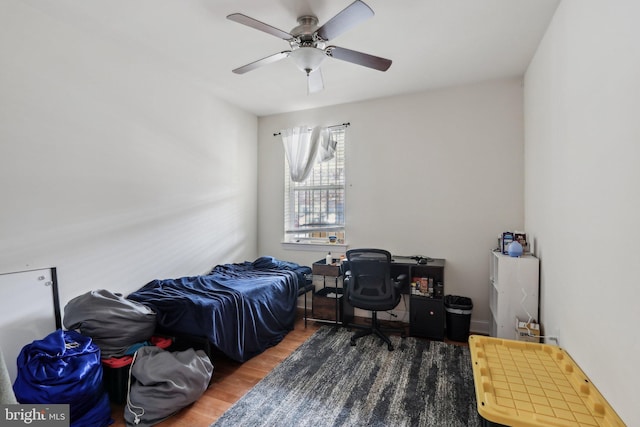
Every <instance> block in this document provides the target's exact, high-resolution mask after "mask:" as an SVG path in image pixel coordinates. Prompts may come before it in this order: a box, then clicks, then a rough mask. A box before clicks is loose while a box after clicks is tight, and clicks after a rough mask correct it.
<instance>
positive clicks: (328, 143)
mask: <svg viewBox="0 0 640 427" xmlns="http://www.w3.org/2000/svg"><path fill="white" fill-rule="evenodd" d="M330 136H331V132H329V128H322V129H321V130H320V133H319V135H318V138H319V140H320V141H319V142H318V161H319V162H326V161H327V160H331V159H333V158H334V157H335V154H336V145H337V144H338V142H337V141H335V140H333V139H331V138H330Z"/></svg>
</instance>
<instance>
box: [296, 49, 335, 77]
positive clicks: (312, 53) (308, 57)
mask: <svg viewBox="0 0 640 427" xmlns="http://www.w3.org/2000/svg"><path fill="white" fill-rule="evenodd" d="M289 56H290V57H291V58H292V59H293V62H295V64H296V66H297V67H298V68H299V69H301V70H302V71H304V72H305V73H307V74H310V73H312V72H313V71H315V70H317V69H318V68H319V67H320V64H322V61H324V59H325V58H326V57H327V55H326V54H325V53H324V51H323V50H321V49H318V48H315V47H310V46H309V47H307V46H303V47H300V48H298V49H296V50H293V51H292V52H291V54H290V55H289Z"/></svg>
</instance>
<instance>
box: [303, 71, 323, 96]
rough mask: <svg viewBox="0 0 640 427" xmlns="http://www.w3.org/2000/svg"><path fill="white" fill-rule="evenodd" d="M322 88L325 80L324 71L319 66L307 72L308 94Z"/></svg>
mask: <svg viewBox="0 0 640 427" xmlns="http://www.w3.org/2000/svg"><path fill="white" fill-rule="evenodd" d="M322 89H324V82H323V81H322V72H321V71H320V68H318V69H316V70H315V71H312V72H310V73H309V74H307V95H309V94H311V93H316V92H320V91H321V90H322Z"/></svg>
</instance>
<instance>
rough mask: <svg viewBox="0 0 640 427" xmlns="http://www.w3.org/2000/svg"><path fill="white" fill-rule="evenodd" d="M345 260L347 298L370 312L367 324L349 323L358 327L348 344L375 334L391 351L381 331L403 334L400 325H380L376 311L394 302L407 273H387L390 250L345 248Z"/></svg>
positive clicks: (388, 306)
mask: <svg viewBox="0 0 640 427" xmlns="http://www.w3.org/2000/svg"><path fill="white" fill-rule="evenodd" d="M347 261H348V263H347V269H348V271H346V272H345V278H344V287H345V288H346V292H347V301H348V302H349V304H351V305H352V306H353V307H357V308H361V309H363V310H369V311H371V312H372V313H371V326H362V325H349V326H351V327H355V328H359V329H362V330H360V331H357V332H356V333H354V334H353V336H352V337H351V345H356V340H357V339H358V338H360V337H364V336H366V335H370V334H376V335H377V336H378V337H380V338H381V339H382V340H383V341H384V342H386V343H387V347H388V348H389V351H393V345H392V344H391V340H390V339H389V337H388V336H387V335H385V334H384V332H390V331H395V332H400V333H401V335H402V337H403V338H404V336H405V335H404V329H388V328H381V327H380V324H379V323H378V311H386V310H392V309H394V308H395V307H396V306H397V305H398V303H399V302H400V299H401V298H402V295H401V294H400V290H401V288H402V285H403V283H404V281H405V280H406V278H407V276H406V275H405V274H402V275H400V276H398V278H397V279H393V278H392V277H391V254H390V253H389V252H388V251H385V250H383V249H351V250H348V251H347Z"/></svg>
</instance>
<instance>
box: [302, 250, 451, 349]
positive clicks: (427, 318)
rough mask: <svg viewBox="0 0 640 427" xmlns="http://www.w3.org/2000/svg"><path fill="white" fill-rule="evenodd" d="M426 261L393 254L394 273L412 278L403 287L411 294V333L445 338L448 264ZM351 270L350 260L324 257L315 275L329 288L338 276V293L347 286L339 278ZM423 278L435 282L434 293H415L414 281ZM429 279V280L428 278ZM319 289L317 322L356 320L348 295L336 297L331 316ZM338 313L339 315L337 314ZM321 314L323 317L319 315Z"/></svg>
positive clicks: (437, 338) (433, 260) (404, 291)
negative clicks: (339, 261) (340, 261)
mask: <svg viewBox="0 0 640 427" xmlns="http://www.w3.org/2000/svg"><path fill="white" fill-rule="evenodd" d="M423 260H425V261H426V262H424V263H420V262H418V260H416V259H413V258H411V257H401V256H397V255H396V256H393V261H392V264H391V276H392V277H398V276H399V275H401V274H405V275H406V276H407V277H408V281H407V282H406V283H405V286H403V288H402V291H401V292H402V293H403V294H406V295H409V333H410V334H411V335H412V336H416V337H423V338H429V339H435V340H440V341H442V340H444V327H445V310H444V265H445V260H444V259H441V258H423ZM347 270H349V262H348V261H345V262H344V263H343V264H342V265H341V266H338V265H327V264H326V262H325V261H324V260H320V261H317V262H315V263H313V274H314V275H320V276H322V278H323V279H322V280H323V289H329V290H332V289H333V288H327V280H331V278H335V289H336V292H340V293H341V292H342V291H343V289H342V288H341V287H339V286H338V281H339V280H338V278H339V277H341V276H342V273H343V272H344V271H347ZM418 278H421V279H431V283H432V284H433V293H432V295H431V296H428V295H426V294H424V295H423V294H411V286H410V283H411V282H412V281H415V280H417V279H418ZM427 282H428V281H427ZM318 292H320V291H318ZM318 292H315V293H314V309H313V310H314V311H312V312H313V317H314V318H313V319H310V320H317V321H325V322H332V323H335V324H336V326H338V325H339V324H340V323H341V324H342V325H343V326H347V324H348V323H349V322H351V321H353V315H354V309H353V307H352V306H351V305H350V304H349V303H347V301H346V298H344V297H340V298H337V299H335V301H334V302H335V309H334V310H335V311H333V312H332V313H329V314H331V316H327V312H326V310H325V309H326V308H328V307H327V302H326V300H327V299H326V298H325V299H324V300H323V299H321V298H319V297H321V295H319V294H318ZM317 302H321V303H322V304H323V307H321V308H320V309H316V308H315V307H316V303H317ZM333 313H335V314H333ZM318 317H320V318H318Z"/></svg>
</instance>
